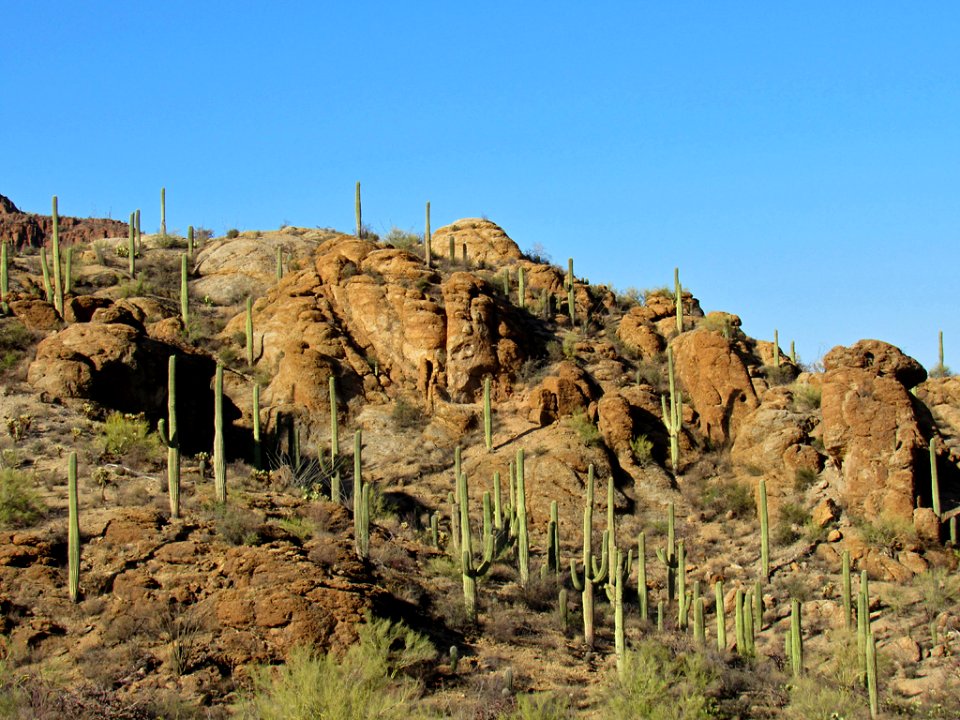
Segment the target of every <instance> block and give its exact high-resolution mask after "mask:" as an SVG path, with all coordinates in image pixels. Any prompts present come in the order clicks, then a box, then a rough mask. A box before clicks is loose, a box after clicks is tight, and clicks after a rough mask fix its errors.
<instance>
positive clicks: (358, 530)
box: [353, 430, 370, 560]
mask: <svg viewBox="0 0 960 720" xmlns="http://www.w3.org/2000/svg"><path fill="white" fill-rule="evenodd" d="M362 447H363V437H362V435H361V432H360V430H356V431H355V432H354V433H353V537H354V543H355V545H356V550H357V556H358V557H359V558H360V559H361V560H366V559H367V557H369V555H370V484H369V483H365V482H364V481H363V476H362V475H361V472H360V452H361V450H362Z"/></svg>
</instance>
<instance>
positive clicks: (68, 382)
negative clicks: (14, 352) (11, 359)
mask: <svg viewBox="0 0 960 720" xmlns="http://www.w3.org/2000/svg"><path fill="white" fill-rule="evenodd" d="M113 310H116V311H117V312H122V311H123V308H117V307H116V306H111V307H110V308H102V309H100V310H97V311H96V312H95V313H94V315H95V316H96V314H97V313H106V312H110V311H113ZM125 317H126V316H124V317H119V318H118V317H111V318H108V319H109V320H119V321H118V322H112V321H111V322H87V323H76V324H73V325H68V326H67V327H65V328H64V329H63V330H61V331H59V332H57V333H55V334H54V335H51V336H50V337H47V338H45V339H44V340H42V341H41V342H40V344H39V345H38V346H37V355H36V358H35V359H34V361H33V362H32V363H30V367H29V368H28V370H27V381H28V382H29V383H30V384H31V385H33V387H34V388H36V389H37V390H39V391H41V392H44V393H46V394H47V395H48V397H49V398H50V399H52V400H65V399H69V398H85V399H90V400H94V401H96V402H98V403H100V404H101V405H103V406H105V407H107V408H111V409H115V410H119V411H121V412H139V411H143V410H145V411H146V412H147V413H148V414H149V415H153V416H157V417H159V416H161V415H165V414H166V396H167V359H168V358H169V357H170V355H171V354H173V353H175V352H177V355H178V370H177V386H178V398H177V399H178V415H179V418H178V419H179V420H180V426H181V433H182V437H183V438H184V439H185V440H184V445H185V449H187V446H189V448H190V449H192V448H194V447H206V445H205V443H207V442H208V441H209V439H210V437H211V430H210V423H211V422H212V420H211V419H210V418H211V417H212V411H211V408H212V407H213V406H212V403H213V393H212V392H211V389H210V381H211V378H212V377H213V371H214V368H213V363H212V361H211V360H210V359H208V358H206V357H202V356H199V355H192V354H185V353H184V352H183V349H182V348H177V347H175V346H172V345H168V344H166V343H162V342H158V341H156V340H154V339H152V338H150V337H148V336H147V335H146V333H145V332H144V330H143V328H142V326H138V324H137V323H136V322H132V323H130V322H124V321H123V320H124V318H125ZM178 350H179V352H178Z"/></svg>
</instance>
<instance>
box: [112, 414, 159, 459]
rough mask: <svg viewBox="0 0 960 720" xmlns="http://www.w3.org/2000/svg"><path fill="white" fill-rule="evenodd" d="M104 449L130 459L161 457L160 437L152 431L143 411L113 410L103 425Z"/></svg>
mask: <svg viewBox="0 0 960 720" xmlns="http://www.w3.org/2000/svg"><path fill="white" fill-rule="evenodd" d="M103 450H104V452H106V453H107V454H109V455H118V456H121V457H124V458H126V459H127V460H128V461H143V462H156V461H157V460H159V458H160V438H158V437H157V436H156V435H155V434H153V433H151V432H150V426H149V424H148V423H147V420H146V418H145V417H144V416H143V413H140V414H137V415H134V414H131V413H119V412H112V413H110V414H109V415H108V416H107V420H106V422H105V423H104V425H103Z"/></svg>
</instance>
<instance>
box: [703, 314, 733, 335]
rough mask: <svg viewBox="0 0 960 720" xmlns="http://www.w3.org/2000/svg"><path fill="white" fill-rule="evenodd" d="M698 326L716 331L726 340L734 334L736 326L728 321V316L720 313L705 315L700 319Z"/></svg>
mask: <svg viewBox="0 0 960 720" xmlns="http://www.w3.org/2000/svg"><path fill="white" fill-rule="evenodd" d="M699 327H701V328H704V329H706V330H710V331H712V332H718V333H720V334H721V335H723V336H724V337H725V338H726V339H727V340H730V339H731V338H732V337H734V335H735V334H736V330H737V328H735V327H734V326H733V323H732V322H731V321H730V316H729V315H726V314H722V313H717V314H715V315H707V316H706V317H705V318H703V320H701V321H700V325H699Z"/></svg>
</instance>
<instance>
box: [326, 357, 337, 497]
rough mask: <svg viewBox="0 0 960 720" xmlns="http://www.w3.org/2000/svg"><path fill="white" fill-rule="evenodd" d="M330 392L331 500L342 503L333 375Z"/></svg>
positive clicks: (335, 392) (335, 391) (329, 383)
mask: <svg viewBox="0 0 960 720" xmlns="http://www.w3.org/2000/svg"><path fill="white" fill-rule="evenodd" d="M327 384H328V386H329V390H330V469H331V471H332V472H333V475H332V476H331V477H330V499H331V500H332V501H333V502H335V503H337V504H339V503H340V470H339V469H338V467H337V457H338V456H339V455H340V426H339V424H338V418H337V381H336V378H334V377H333V375H331V376H330V379H329V380H328V381H327Z"/></svg>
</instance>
